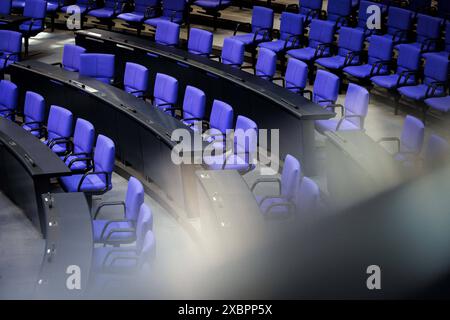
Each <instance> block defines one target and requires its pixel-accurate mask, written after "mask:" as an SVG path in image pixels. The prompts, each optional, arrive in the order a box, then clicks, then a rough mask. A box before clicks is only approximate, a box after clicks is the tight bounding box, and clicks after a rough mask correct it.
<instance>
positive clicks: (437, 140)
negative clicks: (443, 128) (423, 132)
mask: <svg viewBox="0 0 450 320" xmlns="http://www.w3.org/2000/svg"><path fill="white" fill-rule="evenodd" d="M449 156H450V145H449V143H448V141H447V140H445V139H443V138H441V137H440V136H438V135H436V134H432V135H430V138H429V139H428V144H427V147H426V149H425V154H424V160H425V165H427V166H429V167H433V166H435V165H439V164H442V163H444V162H445V161H447V160H448V159H449Z"/></svg>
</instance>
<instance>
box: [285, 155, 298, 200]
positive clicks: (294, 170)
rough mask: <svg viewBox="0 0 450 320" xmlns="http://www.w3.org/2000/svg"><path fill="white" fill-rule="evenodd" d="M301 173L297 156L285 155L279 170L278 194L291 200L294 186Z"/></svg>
mask: <svg viewBox="0 0 450 320" xmlns="http://www.w3.org/2000/svg"><path fill="white" fill-rule="evenodd" d="M301 174H302V171H301V167H300V162H299V161H298V160H297V158H295V157H293V156H291V155H290V154H288V155H286V158H285V159H284V166H283V171H282V172H281V177H280V180H281V190H280V194H281V195H282V196H283V197H285V198H286V199H288V200H291V199H292V198H293V197H294V195H295V192H296V187H297V183H298V180H299V179H300V175H301Z"/></svg>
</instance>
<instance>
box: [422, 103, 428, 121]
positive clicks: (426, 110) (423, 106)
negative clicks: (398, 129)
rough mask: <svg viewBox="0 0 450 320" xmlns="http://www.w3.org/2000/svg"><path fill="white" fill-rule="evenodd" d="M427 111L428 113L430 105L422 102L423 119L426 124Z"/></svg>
mask: <svg viewBox="0 0 450 320" xmlns="http://www.w3.org/2000/svg"><path fill="white" fill-rule="evenodd" d="M427 113H428V106H427V105H426V104H425V103H424V102H422V121H423V123H424V124H425V123H426V121H427Z"/></svg>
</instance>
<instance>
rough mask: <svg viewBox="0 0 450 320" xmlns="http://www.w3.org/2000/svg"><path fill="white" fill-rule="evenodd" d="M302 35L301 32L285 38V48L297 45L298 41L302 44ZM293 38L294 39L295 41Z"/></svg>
mask: <svg viewBox="0 0 450 320" xmlns="http://www.w3.org/2000/svg"><path fill="white" fill-rule="evenodd" d="M301 38H302V35H300V34H291V35H290V36H289V37H287V38H286V40H284V46H283V50H286V49H287V48H294V47H296V45H297V42H298V43H299V45H300V42H301ZM291 39H294V40H293V41H292V40H291ZM290 42H291V45H290V46H289V47H288V44H289V43H290Z"/></svg>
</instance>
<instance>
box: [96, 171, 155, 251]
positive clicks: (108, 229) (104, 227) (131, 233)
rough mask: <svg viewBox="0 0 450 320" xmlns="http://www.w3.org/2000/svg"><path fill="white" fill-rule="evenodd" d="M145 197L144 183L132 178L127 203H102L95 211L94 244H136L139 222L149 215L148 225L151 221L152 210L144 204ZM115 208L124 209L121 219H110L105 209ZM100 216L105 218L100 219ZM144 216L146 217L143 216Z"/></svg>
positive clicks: (129, 182) (126, 198) (129, 181)
mask: <svg viewBox="0 0 450 320" xmlns="http://www.w3.org/2000/svg"><path fill="white" fill-rule="evenodd" d="M144 195H145V193H144V187H143V186H142V183H141V182H140V181H139V180H138V179H136V178H135V177H130V179H129V180H128V187H127V193H126V196H125V201H114V202H101V203H100V204H99V206H98V207H97V209H96V211H95V214H94V220H92V228H93V232H94V242H95V243H104V244H114V245H119V244H127V243H132V242H134V241H135V240H136V227H137V224H138V223H137V222H138V220H141V222H142V219H143V218H144V217H145V216H146V215H148V216H147V217H145V218H146V219H148V221H147V222H148V223H149V222H150V219H151V211H150V208H148V206H147V205H145V204H144ZM114 207H121V208H122V209H123V210H122V212H121V214H122V217H121V218H119V219H117V218H114V219H113V218H112V217H109V218H108V213H107V212H105V211H106V210H105V209H111V208H114ZM113 212H115V211H113ZM99 214H101V216H102V217H104V218H102V219H98V216H99ZM142 214H144V216H141V215H142Z"/></svg>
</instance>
